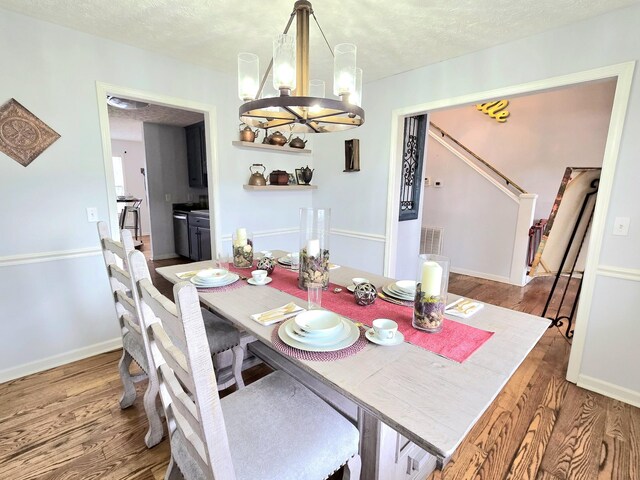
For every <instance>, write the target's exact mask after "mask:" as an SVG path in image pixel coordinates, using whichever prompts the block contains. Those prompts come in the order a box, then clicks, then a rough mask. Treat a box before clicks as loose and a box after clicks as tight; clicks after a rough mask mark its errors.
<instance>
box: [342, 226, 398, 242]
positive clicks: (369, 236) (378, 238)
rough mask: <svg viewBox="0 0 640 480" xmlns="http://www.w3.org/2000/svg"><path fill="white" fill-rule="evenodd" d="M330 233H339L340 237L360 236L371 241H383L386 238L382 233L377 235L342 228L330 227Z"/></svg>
mask: <svg viewBox="0 0 640 480" xmlns="http://www.w3.org/2000/svg"><path fill="white" fill-rule="evenodd" d="M331 233H332V234H333V235H339V236H341V237H351V238H360V239H362V240H369V241H371V242H382V243H384V242H385V241H386V240H387V237H385V236H384V235H379V234H375V233H365V232H354V231H352V230H342V229H338V228H332V229H331Z"/></svg>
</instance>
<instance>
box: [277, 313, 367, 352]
mask: <svg viewBox="0 0 640 480" xmlns="http://www.w3.org/2000/svg"><path fill="white" fill-rule="evenodd" d="M292 321H294V319H293V318H292V319H290V320H287V321H286V322H284V323H283V325H285V326H284V327H280V328H279V329H278V337H280V340H282V341H283V342H284V343H286V344H287V345H289V346H290V347H293V348H297V349H298V350H305V351H307V352H334V351H336V350H342V349H343V348H347V347H350V346H351V345H353V344H354V343H356V341H357V340H358V338H360V329H359V328H358V327H357V326H356V325H355V324H354V323H353V322H352V321H350V320H346V319H345V327H348V328H349V330H350V331H349V336H348V337H347V338H345V339H344V340H342V341H341V342H338V343H336V344H334V345H330V346H324V347H318V346H315V345H308V344H306V343H302V342H299V341H297V340H294V339H293V338H291V337H290V336H289V335H288V334H287V332H286V325H287V324H288V323H290V322H292Z"/></svg>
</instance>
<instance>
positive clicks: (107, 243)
mask: <svg viewBox="0 0 640 480" xmlns="http://www.w3.org/2000/svg"><path fill="white" fill-rule="evenodd" d="M102 246H103V248H105V249H106V250H109V251H110V252H111V253H113V254H114V255H117V256H118V257H119V258H121V259H122V260H124V261H125V262H126V261H127V253H129V252H127V251H126V249H125V246H124V245H123V243H121V242H116V241H114V240H112V239H110V238H103V239H102Z"/></svg>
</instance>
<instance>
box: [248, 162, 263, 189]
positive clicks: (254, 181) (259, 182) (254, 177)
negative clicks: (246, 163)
mask: <svg viewBox="0 0 640 480" xmlns="http://www.w3.org/2000/svg"><path fill="white" fill-rule="evenodd" d="M260 167H262V172H259V171H258V170H259V169H260ZM254 168H255V171H253V169H254ZM266 170H267V169H266V168H265V166H264V165H262V164H261V163H254V164H253V165H251V166H250V167H249V171H250V172H251V176H250V177H249V185H254V186H264V185H266V184H267V179H266V178H264V172H266Z"/></svg>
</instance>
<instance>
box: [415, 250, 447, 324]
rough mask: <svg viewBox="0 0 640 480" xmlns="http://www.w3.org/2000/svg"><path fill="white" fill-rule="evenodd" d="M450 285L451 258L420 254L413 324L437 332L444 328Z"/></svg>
mask: <svg viewBox="0 0 640 480" xmlns="http://www.w3.org/2000/svg"><path fill="white" fill-rule="evenodd" d="M448 285H449V259H448V258H447V257H443V256H441V255H428V254H424V255H419V256H418V268H417V275H416V296H415V302H414V308H413V322H412V324H413V326H414V328H417V329H419V330H424V331H426V332H431V333H437V332H439V331H440V330H442V324H443V322H444V311H445V308H446V305H447V287H448Z"/></svg>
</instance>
